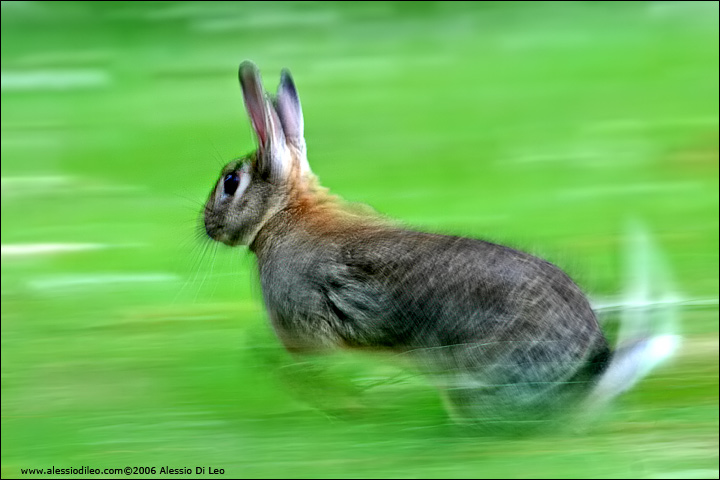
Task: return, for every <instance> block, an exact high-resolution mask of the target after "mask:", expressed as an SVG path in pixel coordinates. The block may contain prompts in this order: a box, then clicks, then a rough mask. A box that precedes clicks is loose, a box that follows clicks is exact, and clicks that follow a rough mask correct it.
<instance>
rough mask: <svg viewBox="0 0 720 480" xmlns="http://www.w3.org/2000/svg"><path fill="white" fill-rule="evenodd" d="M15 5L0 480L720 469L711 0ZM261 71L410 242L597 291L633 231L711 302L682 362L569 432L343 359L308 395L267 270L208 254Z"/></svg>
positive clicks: (242, 258)
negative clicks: (528, 268)
mask: <svg viewBox="0 0 720 480" xmlns="http://www.w3.org/2000/svg"><path fill="white" fill-rule="evenodd" d="M1 8H2V46H1V49H2V50H1V51H2V91H1V93H2V217H1V220H0V221H1V223H2V245H3V257H2V440H3V441H2V476H3V477H16V476H18V475H19V468H21V467H22V468H25V467H45V468H47V467H50V466H52V465H55V466H56V467H68V466H76V465H89V466H95V467H100V466H102V467H106V466H108V467H109V466H112V467H121V466H124V465H126V464H128V465H138V466H142V465H148V466H160V465H170V466H171V467H188V466H189V467H194V466H196V465H197V466H205V465H212V466H216V467H221V468H225V471H226V472H227V473H228V476H231V477H232V476H240V477H270V476H278V477H284V476H293V477H309V476H316V477H328V478H331V477H357V476H363V477H386V476H387V477H478V476H482V477H490V478H493V477H551V478H556V477H646V478H655V477H673V476H675V477H698V478H700V477H708V478H710V477H715V478H717V476H718V470H717V468H718V433H717V432H718V309H717V298H718V6H717V4H716V3H714V2H713V3H710V2H707V3H704V2H629V3H610V2H607V3H604V2H572V3H542V2H529V3H505V2H484V3H481V4H474V3H454V2H438V3H422V4H420V3H418V4H416V3H410V2H394V3H367V4H366V3H349V2H347V3H346V2H341V3H335V2H316V3H300V4H295V3H274V4H265V3H262V2H259V3H252V2H250V3H222V2H197V3H195V2H190V3H181V2H138V3H135V2H111V3H94V2H59V3H55V2H3V3H2V7H1ZM246 58H248V59H253V60H254V61H255V62H256V63H257V64H258V65H259V66H260V67H261V69H262V70H263V72H265V80H266V83H267V85H268V86H270V85H274V84H275V82H276V81H277V78H278V76H279V70H280V68H281V67H289V68H291V70H292V71H293V73H294V76H295V78H296V81H297V84H298V87H299V90H300V95H301V97H302V100H303V105H304V108H305V115H306V125H307V126H306V128H307V140H308V145H309V151H310V161H311V164H312V166H313V169H314V171H315V172H316V173H318V175H319V176H320V177H321V179H322V180H323V182H324V184H325V185H326V186H328V187H330V188H332V190H333V191H335V192H336V193H338V194H341V195H343V196H345V197H346V198H348V199H350V200H356V201H363V202H367V203H369V204H371V205H372V206H374V207H375V208H376V209H378V210H379V211H380V212H382V213H384V214H388V215H390V216H392V217H395V218H398V219H400V220H401V221H403V222H405V223H407V224H409V225H413V226H415V227H417V228H423V229H427V230H433V231H442V232H448V233H455V234H463V235H473V236H477V237H482V238H488V239H491V240H496V241H500V242H504V243H509V244H512V245H514V246H517V247H520V248H523V249H526V250H530V251H533V252H535V253H538V254H540V255H542V256H544V257H546V258H548V259H550V260H552V261H554V262H556V263H558V264H559V265H561V266H562V267H563V268H565V269H567V270H568V271H569V272H570V273H571V275H573V276H574V277H575V278H576V279H577V280H578V281H579V283H580V284H581V285H582V286H583V287H584V288H585V289H586V290H587V291H588V292H590V294H591V295H593V296H595V297H604V298H606V297H619V296H621V295H622V292H621V290H622V271H623V266H622V265H621V252H620V251H621V248H622V243H623V226H624V225H625V223H626V220H627V219H628V218H631V217H632V218H638V219H640V220H641V221H642V222H643V223H644V224H645V225H647V227H648V229H649V230H650V232H651V233H652V234H653V235H654V241H655V243H656V244H657V245H658V247H659V248H660V249H661V250H662V251H663V252H664V255H665V256H666V257H667V261H668V264H669V265H670V268H671V270H672V271H673V272H674V275H675V279H674V280H675V285H676V286H677V288H678V290H679V291H680V292H681V293H682V295H684V299H685V300H688V299H690V300H693V299H694V300H698V301H699V302H700V303H696V305H699V306H696V307H695V308H692V309H691V308H687V307H684V308H683V309H682V311H681V313H682V322H683V329H684V332H685V333H686V339H685V343H684V349H683V350H682V351H681V352H680V354H679V355H678V357H677V359H676V360H675V361H674V362H673V363H672V364H670V365H668V366H666V367H664V368H663V369H661V370H658V371H657V372H656V373H654V374H653V375H652V376H651V377H650V378H648V379H647V380H645V381H644V382H642V383H641V384H640V385H639V386H638V387H637V388H636V389H634V390H633V391H632V392H630V393H629V394H628V395H626V396H625V397H623V398H622V399H621V401H619V402H618V405H617V406H616V408H615V409H614V410H613V411H612V412H611V413H609V414H608V415H607V418H605V421H604V422H603V423H601V424H600V425H598V426H597V427H596V428H595V429H594V430H593V431H591V432H588V433H585V434H581V435H572V434H565V433H558V434H556V435H554V436H551V438H547V437H541V438H524V439H517V440H499V439H491V438H478V437H476V436H473V435H472V434H470V433H468V432H464V431H463V430H462V429H458V428H456V427H454V426H452V425H448V424H447V421H446V416H445V413H444V411H443V409H442V406H441V403H440V400H439V399H438V398H437V394H436V392H435V391H434V390H433V389H432V387H431V386H429V385H427V383H426V382H425V381H424V380H423V379H422V378H420V377H417V376H415V375H413V374H412V371H411V370H404V369H402V368H401V367H399V366H396V365H393V363H392V362H388V361H387V360H386V359H375V358H374V357H367V356H357V355H350V354H344V355H338V356H333V357H331V358H323V359H317V360H314V362H317V363H319V364H321V365H324V366H326V367H327V368H328V369H329V374H328V375H327V376H326V377H325V378H320V379H319V381H320V384H321V385H323V388H325V390H324V394H323V396H322V398H316V399H311V400H312V401H311V402H310V403H308V402H307V401H305V397H304V396H303V393H302V390H303V388H304V384H305V383H306V382H316V381H318V379H317V378H316V379H312V378H310V377H312V376H313V375H315V373H314V372H315V370H314V368H313V367H312V366H308V368H304V367H305V366H304V365H302V364H300V365H298V364H295V363H293V362H292V361H291V359H290V358H289V357H288V356H287V355H286V354H285V353H284V352H283V351H282V350H281V348H280V347H279V346H278V343H277V341H276V340H275V339H274V338H273V336H272V334H271V333H270V332H269V329H268V327H267V326H266V325H265V322H266V319H265V315H264V313H263V310H262V307H261V301H260V298H259V291H258V288H259V287H258V286H257V280H256V276H255V273H254V271H253V268H254V265H253V260H252V258H251V257H250V256H249V255H247V254H245V253H244V252H243V251H242V250H239V249H234V250H229V249H226V248H222V247H218V246H217V245H215V244H209V243H208V242H205V241H203V240H197V238H196V237H197V235H196V233H197V228H198V223H197V222H198V215H199V213H198V212H199V210H200V205H201V204H202V203H203V201H204V198H205V196H206V195H207V192H208V191H209V189H210V188H211V184H212V183H213V182H214V181H215V175H216V174H217V172H218V171H219V168H220V166H221V165H222V164H223V163H224V162H226V161H227V160H229V159H231V158H232V157H234V156H237V155H239V154H242V153H244V152H246V151H249V150H251V149H252V148H253V139H252V136H251V131H250V128H249V125H248V122H247V120H246V117H245V114H244V110H243V107H242V99H241V96H240V93H239V88H238V86H237V85H236V77H235V70H236V68H237V64H238V63H239V62H240V61H241V60H243V59H246ZM48 245H51V246H53V247H48ZM88 246H92V248H89V247H88ZM18 252H25V253H24V254H19V253H18ZM703 301H707V302H706V303H702V302H703ZM713 301H714V303H713ZM703 305H704V306H703ZM323 382H325V383H323ZM312 402H315V403H316V406H318V404H319V406H320V407H322V408H320V409H317V408H314V407H312V406H311V405H312Z"/></svg>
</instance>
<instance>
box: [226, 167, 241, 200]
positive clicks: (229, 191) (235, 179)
mask: <svg viewBox="0 0 720 480" xmlns="http://www.w3.org/2000/svg"><path fill="white" fill-rule="evenodd" d="M238 185H240V175H238V173H237V172H232V173H228V174H227V175H225V178H224V179H223V192H224V193H225V195H234V194H235V191H236V190H237V188H238Z"/></svg>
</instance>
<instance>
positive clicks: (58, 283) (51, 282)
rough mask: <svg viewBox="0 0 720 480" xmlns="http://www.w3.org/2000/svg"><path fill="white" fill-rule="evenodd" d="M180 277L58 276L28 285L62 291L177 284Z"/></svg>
mask: <svg viewBox="0 0 720 480" xmlns="http://www.w3.org/2000/svg"><path fill="white" fill-rule="evenodd" d="M179 280H180V277H179V276H177V275H173V274H169V273H142V274H121V273H103V274H92V275H86V274H82V275H58V276H52V277H45V278H40V279H36V280H32V281H30V282H29V283H28V285H29V287H30V288H32V289H34V290H39V291H47V290H62V289H74V288H83V289H84V290H85V289H86V288H87V287H102V286H111V285H119V284H128V283H130V284H137V283H161V284H165V283H168V282H177V281H179Z"/></svg>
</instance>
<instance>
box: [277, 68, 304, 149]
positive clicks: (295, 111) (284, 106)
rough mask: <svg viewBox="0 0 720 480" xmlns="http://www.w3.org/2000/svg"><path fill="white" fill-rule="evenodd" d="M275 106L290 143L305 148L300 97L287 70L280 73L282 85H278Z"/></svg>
mask: <svg viewBox="0 0 720 480" xmlns="http://www.w3.org/2000/svg"><path fill="white" fill-rule="evenodd" d="M275 106H276V109H277V113H278V116H279V117H280V122H281V123H282V126H283V131H284V132H285V137H286V138H287V139H288V142H290V143H291V144H293V145H295V146H298V147H301V146H302V147H304V146H305V138H304V134H303V128H304V123H303V114H302V107H301V106H300V97H298V93H297V89H296V88H295V82H293V79H292V75H290V71H289V70H288V69H286V68H284V69H283V70H282V72H280V85H278V91H277V98H276V100H275Z"/></svg>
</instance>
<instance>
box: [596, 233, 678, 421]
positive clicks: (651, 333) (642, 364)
mask: <svg viewBox="0 0 720 480" xmlns="http://www.w3.org/2000/svg"><path fill="white" fill-rule="evenodd" d="M625 261H626V266H627V267H626V272H625V285H626V287H625V291H626V293H625V299H624V301H623V302H621V304H620V305H606V306H604V307H600V308H599V309H603V308H604V309H614V308H618V307H619V308H620V309H621V310H620V311H621V322H620V330H619V332H618V341H617V348H616V350H615V352H614V353H613V355H612V358H611V360H610V364H609V365H608V366H607V368H606V369H605V371H604V372H603V373H602V375H601V376H600V378H599V379H598V380H597V383H596V384H595V385H594V387H593V388H592V390H591V391H590V395H589V397H588V399H587V405H586V406H587V407H590V408H589V409H588V410H586V411H588V412H592V411H596V410H597V409H598V408H601V407H603V406H604V405H606V404H608V403H609V402H610V401H611V400H612V399H613V398H615V397H616V396H617V395H619V394H621V393H623V392H625V391H626V390H629V389H630V388H631V387H633V386H634V385H635V384H636V383H637V382H639V381H640V380H641V379H642V378H643V377H645V376H646V375H647V374H648V373H650V371H651V370H653V369H654V368H655V367H656V366H658V365H659V364H660V363H662V362H663V361H664V360H667V359H668V358H670V357H671V356H672V355H673V353H674V352H675V351H676V350H677V348H678V347H679V345H680V336H679V332H678V311H677V310H678V304H679V300H680V299H679V296H678V294H677V293H676V290H675V287H674V285H673V284H672V279H671V278H670V270H669V267H668V266H667V264H666V262H665V260H664V259H663V258H662V255H661V254H660V252H659V251H658V249H657V247H656V246H655V245H654V244H653V242H652V239H651V238H650V236H649V234H648V233H647V231H646V230H645V229H643V228H642V227H641V226H640V225H639V224H638V223H633V224H632V225H630V229H629V235H628V244H627V248H626V260H625Z"/></svg>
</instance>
